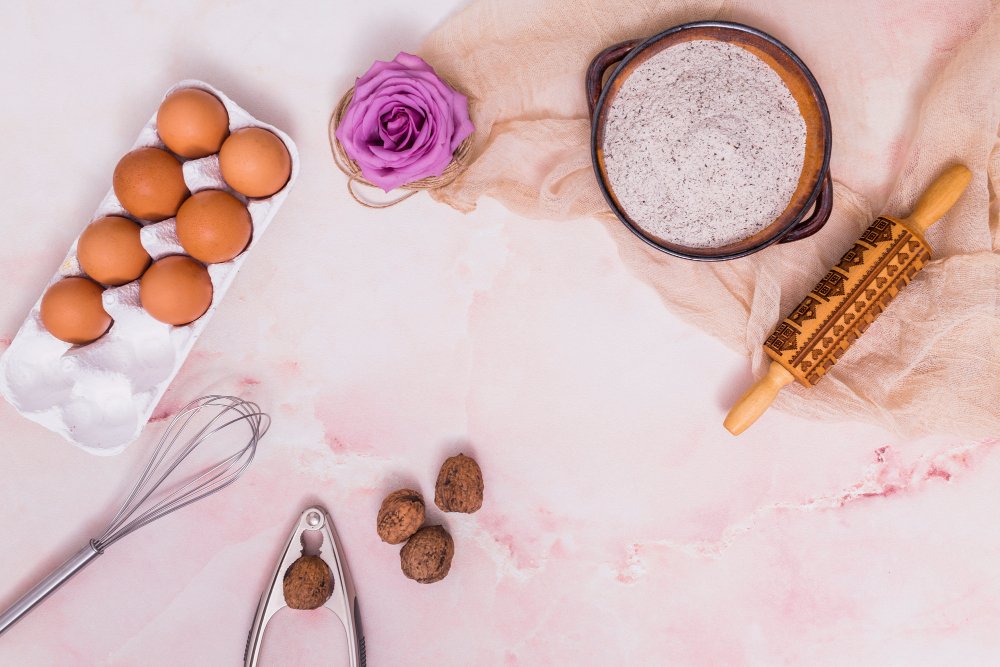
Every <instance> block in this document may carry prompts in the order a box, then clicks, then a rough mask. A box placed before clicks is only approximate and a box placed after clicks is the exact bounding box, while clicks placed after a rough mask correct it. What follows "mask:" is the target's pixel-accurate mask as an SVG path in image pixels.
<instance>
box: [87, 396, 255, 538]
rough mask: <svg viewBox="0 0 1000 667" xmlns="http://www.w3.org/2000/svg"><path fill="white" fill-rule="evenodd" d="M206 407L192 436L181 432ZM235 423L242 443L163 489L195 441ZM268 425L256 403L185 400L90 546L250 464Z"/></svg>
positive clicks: (227, 480) (220, 484)
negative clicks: (241, 429) (243, 431)
mask: <svg viewBox="0 0 1000 667" xmlns="http://www.w3.org/2000/svg"><path fill="white" fill-rule="evenodd" d="M208 410H215V412H214V414H212V415H211V417H210V418H209V419H206V421H205V423H204V424H202V425H200V428H199V429H198V430H197V431H196V432H195V433H194V434H193V435H189V436H185V435H184V434H185V433H186V431H187V430H188V427H189V425H190V424H191V422H192V420H194V419H195V418H197V417H199V416H204V415H205V413H206V412H207V411H208ZM240 422H243V423H245V424H246V425H247V426H248V429H249V437H248V438H247V439H246V440H245V441H243V440H241V441H240V442H242V443H243V444H242V446H241V447H240V448H239V449H237V450H236V451H235V452H233V453H232V454H230V455H229V456H227V457H226V458H224V459H222V460H221V461H218V462H217V463H215V464H214V465H212V466H210V467H209V468H207V469H205V470H203V471H201V472H200V473H198V474H196V475H195V476H193V477H190V478H188V479H186V480H185V481H183V482H182V483H180V484H179V485H177V486H175V487H174V488H171V489H164V488H163V487H164V484H165V483H166V482H167V479H168V478H169V477H170V476H171V475H172V474H174V472H175V471H176V470H177V469H178V468H179V467H180V466H181V465H182V464H183V463H184V462H185V461H186V460H187V459H188V457H189V456H190V455H191V454H192V453H193V452H194V451H195V450H196V449H198V447H199V446H200V445H202V444H203V443H204V442H205V441H207V440H209V439H210V438H212V437H213V436H214V435H216V434H218V433H219V432H220V431H223V430H224V429H227V428H229V427H230V426H233V425H236V424H239V423H240ZM269 426H270V417H268V416H267V415H266V414H265V413H263V412H262V411H261V409H260V407H259V406H258V405H257V404H256V403H253V402H250V401H245V400H243V399H241V398H237V397H234V396H214V395H213V396H205V397H203V398H199V399H197V400H195V401H192V402H191V403H189V404H188V405H186V406H185V407H184V408H182V409H181V411H180V412H179V413H177V415H175V416H174V418H173V419H172V420H171V421H170V423H169V424H168V425H167V428H166V430H165V431H164V432H163V435H162V436H161V437H160V440H159V442H158V443H157V444H156V447H155V448H154V450H153V454H152V456H151V457H150V459H149V463H148V464H147V465H146V468H145V469H144V470H143V471H142V474H141V475H140V476H139V479H138V480H137V481H136V484H135V486H134V487H133V488H132V490H131V492H130V493H129V495H128V497H127V498H126V500H125V502H124V503H123V504H122V506H121V509H119V510H118V514H116V515H115V518H114V519H112V521H111V523H110V524H109V525H108V528H107V530H105V532H104V534H103V535H102V536H101V537H99V538H97V539H96V540H94V546H95V548H97V549H98V550H100V551H103V550H104V549H106V548H107V547H109V546H110V545H112V544H114V543H115V542H117V541H118V540H120V539H121V538H123V537H125V536H126V535H130V534H131V533H134V532H135V531H136V530H138V529H140V528H142V527H143V526H145V525H147V524H149V523H152V522H153V521H156V520H157V519H160V518H162V517H164V516H166V515H168V514H171V513H172V512H175V511H177V510H179V509H180V508H182V507H185V506H187V505H190V504H191V503H193V502H196V501H198V500H201V499H202V498H205V497H206V496H210V495H212V494H213V493H216V492H218V491H221V490H222V489H224V488H226V487H227V486H229V485H230V484H232V483H233V482H235V481H236V480H237V479H238V478H239V477H240V475H242V474H243V471H244V470H246V468H247V466H249V465H250V462H251V461H252V460H253V457H254V454H255V453H256V450H257V443H258V441H259V440H260V438H261V437H263V435H264V434H265V433H266V432H267V429H268V428H269Z"/></svg>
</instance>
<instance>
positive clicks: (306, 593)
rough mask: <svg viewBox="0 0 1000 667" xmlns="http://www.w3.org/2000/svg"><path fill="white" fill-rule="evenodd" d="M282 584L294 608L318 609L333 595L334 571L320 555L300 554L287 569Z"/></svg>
mask: <svg viewBox="0 0 1000 667" xmlns="http://www.w3.org/2000/svg"><path fill="white" fill-rule="evenodd" d="M281 585H282V590H283V592H284V594H285V603H287V604H288V606H289V607H291V608H292V609H318V608H319V607H322V606H323V603H325V602H326V601H327V600H329V599H330V596H331V595H333V573H332V572H330V566H329V565H327V564H326V561H324V560H323V559H322V558H320V557H319V556H300V557H299V558H298V560H296V561H295V562H294V563H292V564H291V565H290V566H289V567H288V569H287V570H285V576H284V578H283V579H282V581H281Z"/></svg>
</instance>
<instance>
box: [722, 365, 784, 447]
mask: <svg viewBox="0 0 1000 667" xmlns="http://www.w3.org/2000/svg"><path fill="white" fill-rule="evenodd" d="M794 381H795V376H793V375H792V374H791V373H789V372H788V371H787V370H786V369H785V367H784V366H782V365H781V364H779V363H778V362H777V361H772V362H771V365H770V366H769V367H768V369H767V374H766V375H765V376H764V377H762V378H761V379H759V380H757V382H755V383H754V385H753V386H752V387H750V389H748V390H747V392H746V393H745V394H743V395H742V396H741V397H740V400H738V401H736V405H734V406H733V409H732V410H730V411H729V414H728V415H726V421H725V422H723V425H724V426H725V427H726V430H727V431H729V432H730V433H732V434H733V435H739V434H740V433H742V432H743V431H745V430H747V429H748V428H749V427H750V425H751V424H753V423H754V422H755V421H757V418H758V417H760V416H761V415H762V414H764V412H765V411H766V410H767V409H768V408H769V407H770V406H771V403H773V402H774V399H775V398H776V397H777V396H778V392H779V391H781V388H782V387H785V386H787V385H789V384H791V383H792V382H794Z"/></svg>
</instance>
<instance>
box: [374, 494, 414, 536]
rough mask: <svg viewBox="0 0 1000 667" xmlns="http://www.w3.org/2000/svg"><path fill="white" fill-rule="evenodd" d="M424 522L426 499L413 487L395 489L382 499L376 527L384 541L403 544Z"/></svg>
mask: <svg viewBox="0 0 1000 667" xmlns="http://www.w3.org/2000/svg"><path fill="white" fill-rule="evenodd" d="M423 523H424V499H423V498H421V497H420V493H419V492H417V491H414V490H413V489H400V490H399V491H393V492H392V493H390V494H389V495H388V496H386V499H385V500H383V501H382V507H380V508H379V510H378V519H377V520H376V524H375V528H376V530H378V536H379V537H381V538H382V541H383V542H388V543H389V544H402V543H403V542H405V541H406V540H408V539H409V537H410V535H413V533H415V532H417V529H418V528H420V526H421V525H422V524H423Z"/></svg>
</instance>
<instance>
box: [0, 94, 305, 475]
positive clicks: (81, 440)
mask: <svg viewBox="0 0 1000 667" xmlns="http://www.w3.org/2000/svg"><path fill="white" fill-rule="evenodd" d="M179 88H201V89H202V90H206V91H208V92H210V93H212V94H213V95H215V96H216V97H217V98H219V99H220V100H221V101H222V103H223V104H224V105H225V106H226V111H228V112H229V129H230V131H233V130H237V129H240V128H243V127H262V128H265V129H267V130H270V131H271V132H274V133H275V134H276V135H277V136H278V137H280V138H281V140H282V141H283V142H285V146H286V147H287V148H288V152H289V154H290V155H291V158H292V173H291V177H290V178H289V179H288V183H287V184H285V187H284V188H282V189H281V191H279V192H278V193H276V194H275V195H273V196H271V197H268V198H267V199H259V200H254V199H251V200H249V201H248V200H247V199H246V197H243V196H242V195H240V194H238V193H236V192H233V190H232V189H231V188H229V187H228V186H226V184H225V182H224V181H223V180H222V174H221V172H220V170H219V159H218V155H210V156H208V157H206V158H201V159H197V160H187V161H185V162H184V181H185V182H186V183H187V186H188V189H189V190H190V191H191V192H192V193H195V192H198V191H200V190H209V189H222V190H226V191H228V192H232V193H233V194H234V195H235V196H237V197H238V198H240V200H241V201H245V202H246V203H247V208H248V209H249V210H250V216H251V218H252V219H253V238H252V240H251V242H250V245H249V246H248V247H247V249H246V250H245V251H244V252H243V253H241V254H240V255H239V256H238V257H236V258H235V259H233V260H231V261H229V262H225V263H222V264H210V265H209V266H208V273H209V275H210V276H211V278H212V287H213V288H214V292H215V293H214V295H213V297H212V305H211V306H210V307H209V309H208V311H207V312H206V313H205V314H204V315H202V316H201V317H200V318H199V319H197V320H195V321H194V322H192V323H191V324H188V325H186V326H181V327H174V326H170V325H168V324H163V323H162V322H158V321H157V320H155V319H153V318H152V317H151V316H150V315H149V314H148V313H147V312H146V311H145V310H143V308H142V306H141V305H140V303H139V283H138V282H131V283H128V284H127V285H123V286H121V287H111V288H108V289H106V290H105V292H104V307H105V309H106V310H107V311H108V313H109V314H110V315H111V317H112V318H113V319H114V325H113V326H112V327H111V330H110V331H108V333H107V334H105V335H104V336H103V337H102V338H100V339H98V340H97V341H95V342H93V343H91V344H89V345H82V346H76V345H70V344H69V343H64V342H62V341H60V340H58V339H57V338H55V337H54V336H52V335H51V334H49V332H48V331H47V330H46V329H45V327H43V326H42V323H41V320H40V318H39V307H40V304H41V297H39V299H38V301H36V302H35V305H34V306H33V307H32V308H31V312H30V313H29V314H28V317H27V318H26V319H25V320H24V324H22V325H21V328H20V330H19V331H18V332H17V336H16V337H15V338H14V340H13V341H12V342H11V344H10V347H8V348H7V351H6V352H5V353H4V355H3V356H2V357H0V393H3V395H4V397H5V398H6V399H7V400H8V401H9V402H10V403H11V405H13V406H14V407H15V408H16V409H17V410H18V412H20V413H21V414H22V415H24V416H25V417H27V418H28V419H31V420H32V421H35V422H38V423H39V424H41V425H42V426H45V427H46V428H49V429H51V430H53V431H55V432H56V433H59V434H60V435H62V436H63V437H64V438H66V439H67V440H69V441H70V442H72V443H73V444H74V445H77V446H78V447H80V448H82V449H84V450H86V451H88V452H90V453H93V454H102V455H110V454H117V453H119V452H121V451H122V450H124V449H125V447H127V446H128V445H129V444H130V443H131V442H133V441H134V440H135V439H136V438H137V437H138V436H139V433H140V432H141V431H142V429H143V427H144V426H145V425H146V422H147V421H149V417H150V415H151V414H152V413H153V409H154V408H155V407H156V404H157V403H158V402H159V400H160V398H161V397H162V396H163V392H164V391H166V389H167V386H168V385H169V384H170V382H171V381H172V380H173V378H174V376H175V375H176V374H177V371H178V370H180V367H181V365H182V364H183V363H184V360H185V359H186V358H187V356H188V353H189V352H190V351H191V348H192V347H193V346H194V344H195V341H197V340H198V336H200V335H201V332H202V331H204V330H205V327H206V326H208V323H209V321H210V320H211V319H212V316H213V315H214V314H215V310H216V308H217V307H218V305H219V302H220V301H221V300H222V298H223V297H225V295H226V292H227V291H228V290H229V286H230V285H231V284H232V282H233V279H234V278H235V277H236V274H237V272H238V271H239V270H240V266H242V265H243V262H244V261H245V260H246V258H247V256H248V255H249V254H250V251H251V250H252V249H253V248H254V246H256V245H257V244H258V243H259V242H260V237H261V236H263V234H264V232H265V231H266V230H267V226H268V225H269V224H270V222H271V219H272V218H274V215H275V213H277V212H278V209H279V208H280V207H281V204H282V202H284V201H285V197H287V196H288V192H289V190H291V188H292V185H293V184H294V183H295V179H296V177H297V176H298V173H299V153H298V150H297V149H296V147H295V144H294V143H293V142H292V140H291V139H290V138H289V137H288V135H287V134H285V133H284V132H282V131H281V130H279V129H277V128H276V127H274V126H272V125H268V124H267V123H262V122H260V121H259V120H257V119H256V118H254V117H253V116H251V115H250V114H249V113H247V111H246V110H245V109H243V108H242V107H240V106H239V105H238V104H236V103H235V102H233V101H232V100H231V99H229V98H228V97H227V96H226V95H225V94H223V93H222V92H220V91H219V90H217V89H215V88H213V87H212V86H210V85H208V84H207V83H204V82H203V81H196V80H186V81H181V82H180V83H178V84H177V85H175V86H173V87H172V88H171V89H170V90H168V91H167V92H166V94H165V95H164V97H166V95H169V94H170V93H172V92H174V91H175V90H177V89H179ZM145 146H156V147H159V148H164V145H163V142H162V141H160V138H159V136H158V135H157V133H156V114H155V113H154V114H153V117H152V118H150V119H149V122H148V123H146V126H145V127H144V128H143V129H142V131H141V132H140V133H139V138H138V139H136V141H135V144H134V145H133V146H132V149H133V150H134V149H136V148H142V147H145ZM108 180H109V181H110V180H111V174H110V173H109V174H108ZM106 215H127V213H126V212H125V209H124V208H122V205H121V204H120V203H119V202H118V199H117V198H116V197H115V193H114V190H113V189H112V190H110V191H109V192H108V194H107V196H105V197H104V200H103V201H102V202H101V204H100V206H98V207H97V211H95V213H94V217H93V218H92V220H96V219H97V218H100V217H102V216H106ZM129 217H131V216H129ZM85 226H86V225H83V224H81V226H80V231H81V232H82V231H83V228H84V227H85ZM140 236H141V239H142V244H143V246H145V248H146V250H147V251H148V252H149V254H150V255H151V256H152V257H153V259H154V260H155V259H158V258H160V257H163V256H165V255H173V254H179V253H183V252H184V250H183V248H182V247H181V245H180V243H179V242H178V240H177V234H176V232H175V224H174V219H173V218H170V219H168V220H164V221H163V222H157V223H148V224H146V225H145V226H144V227H143V228H142V231H141V233H140ZM76 245H77V244H76V242H75V241H74V243H73V245H72V247H71V248H70V249H69V253H68V254H67V255H66V259H65V260H63V262H62V264H61V265H60V267H59V270H58V271H57V272H56V274H55V275H54V276H52V279H51V280H50V281H49V285H51V284H52V283H54V282H56V281H58V280H61V279H63V278H66V277H69V276H79V275H83V271H82V270H81V269H80V264H79V262H78V261H77V256H76ZM47 287H48V285H47V286H46V288H47ZM43 293H44V290H43Z"/></svg>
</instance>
